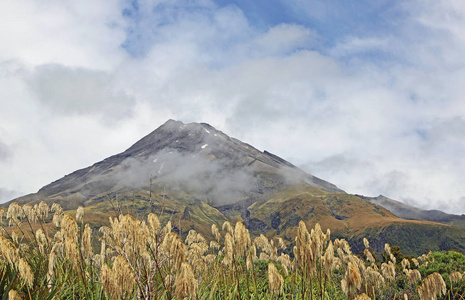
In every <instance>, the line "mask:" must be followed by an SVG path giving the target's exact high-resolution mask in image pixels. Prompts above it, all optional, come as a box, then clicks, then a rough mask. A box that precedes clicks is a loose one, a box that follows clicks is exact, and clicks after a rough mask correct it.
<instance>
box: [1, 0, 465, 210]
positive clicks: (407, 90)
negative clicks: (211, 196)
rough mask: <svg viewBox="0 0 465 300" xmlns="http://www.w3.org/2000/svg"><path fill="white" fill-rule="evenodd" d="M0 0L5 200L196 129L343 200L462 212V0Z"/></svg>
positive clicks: (464, 38) (464, 140)
mask: <svg viewBox="0 0 465 300" xmlns="http://www.w3.org/2000/svg"><path fill="white" fill-rule="evenodd" d="M267 3H268V2H264V1H258V2H257V4H256V5H251V4H250V3H249V1H235V2H234V3H233V4H231V3H225V1H209V0H196V1H182V0H176V1H149V0H144V1H123V0H121V1H113V2H111V3H110V2H108V1H90V0H85V1H48V2H47V3H46V4H43V3H39V2H36V1H32V0H15V1H12V0H11V1H9V0H8V1H4V2H2V4H0V8H3V9H0V25H1V27H2V28H3V29H2V31H1V32H0V39H1V40H2V44H3V45H5V46H4V47H2V48H1V49H0V104H1V107H2V109H1V110H0V190H1V191H15V192H14V193H13V194H11V193H9V192H8V193H5V192H1V193H0V197H1V199H0V200H2V201H6V200H10V199H11V198H10V197H11V195H19V194H27V193H31V192H35V191H37V190H38V189H39V188H40V187H42V186H44V185H45V184H48V183H49V182H51V181H53V180H56V179H58V178H60V177H62V176H64V175H65V174H68V173H70V172H72V171H74V170H76V169H79V168H83V167H86V166H88V165H91V164H93V163H95V162H96V161H99V160H101V159H103V158H106V157H108V156H110V155H112V154H115V153H118V152H121V151H123V150H124V149H126V148H128V147H129V146H130V145H131V144H133V143H134V142H136V141H137V140H138V139H140V138H141V137H142V136H144V135H145V134H147V133H149V132H150V131H152V130H154V129H155V128H156V127H158V126H159V125H161V124H163V123H164V122H165V121H166V120H167V119H168V118H173V119H178V120H182V121H184V122H191V121H196V122H207V123H209V124H211V125H213V126H214V127H216V128H218V129H220V130H222V131H224V132H225V133H227V134H228V135H230V136H234V137H236V138H239V139H241V140H243V141H245V142H248V143H250V144H252V145H254V146H256V147H257V148H258V149H261V150H265V149H266V150H269V151H270V152H272V153H276V154H277V155H279V156H281V157H283V158H285V159H287V160H289V161H291V162H292V163H294V164H295V165H298V166H301V167H302V168H304V169H305V170H306V171H308V172H310V173H312V174H314V175H315V176H318V177H320V178H323V179H325V180H327V181H330V182H332V183H334V184H336V185H338V186H339V187H340V188H341V189H344V190H346V191H347V192H350V193H358V194H365V195H369V196H376V195H378V194H383V195H385V196H388V197H391V198H394V199H397V200H401V201H404V202H407V203H410V204H414V205H418V206H420V207H421V208H436V209H442V210H445V211H447V212H454V213H465V206H464V204H463V201H462V200H463V197H464V196H465V184H464V182H463V179H462V171H463V170H464V169H465V159H464V158H463V155H462V154H463V153H464V150H465V149H464V147H465V146H464V145H465V136H464V133H463V132H464V131H463V128H464V127H463V125H464V122H465V104H464V103H465V102H463V99H462V95H463V94H464V92H465V90H464V89H465V87H464V86H463V84H461V83H462V82H463V80H464V79H465V69H464V66H465V64H464V62H465V58H464V57H463V51H464V50H465V31H464V29H463V28H465V26H464V25H465V24H463V23H464V22H465V21H464V20H465V9H464V8H463V6H462V5H461V3H460V2H458V1H453V0H448V1H441V2H437V1H417V0H409V1H377V2H376V3H372V2H371V1H362V2H360V3H357V4H354V5H352V6H350V5H347V4H345V3H346V2H345V1H336V2H335V3H332V4H328V3H326V2H324V1H310V2H305V1H299V0H293V1H280V0H274V1H272V3H273V4H274V5H271V6H273V7H280V8H281V9H280V10H279V11H276V10H275V9H273V7H270V5H269V4H268V5H266V4H267Z"/></svg>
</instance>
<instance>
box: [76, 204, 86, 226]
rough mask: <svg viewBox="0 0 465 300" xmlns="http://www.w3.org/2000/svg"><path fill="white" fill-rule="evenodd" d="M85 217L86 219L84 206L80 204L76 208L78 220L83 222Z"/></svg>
mask: <svg viewBox="0 0 465 300" xmlns="http://www.w3.org/2000/svg"><path fill="white" fill-rule="evenodd" d="M83 219H84V207H82V206H79V207H78V208H77V210H76V220H77V221H79V222H81V223H82V221H83Z"/></svg>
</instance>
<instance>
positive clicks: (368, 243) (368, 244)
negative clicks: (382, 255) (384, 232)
mask: <svg viewBox="0 0 465 300" xmlns="http://www.w3.org/2000/svg"><path fill="white" fill-rule="evenodd" d="M363 245H365V248H366V249H368V248H370V242H369V241H368V240H367V239H366V238H363Z"/></svg>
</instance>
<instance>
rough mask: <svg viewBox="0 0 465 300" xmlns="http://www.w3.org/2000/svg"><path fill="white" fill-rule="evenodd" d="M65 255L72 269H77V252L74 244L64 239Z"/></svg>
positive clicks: (71, 240)
mask: <svg viewBox="0 0 465 300" xmlns="http://www.w3.org/2000/svg"><path fill="white" fill-rule="evenodd" d="M65 254H66V258H67V259H68V260H69V261H70V262H71V264H72V265H73V267H74V268H78V260H79V251H78V248H77V245H76V242H75V241H74V240H73V239H69V238H66V239H65Z"/></svg>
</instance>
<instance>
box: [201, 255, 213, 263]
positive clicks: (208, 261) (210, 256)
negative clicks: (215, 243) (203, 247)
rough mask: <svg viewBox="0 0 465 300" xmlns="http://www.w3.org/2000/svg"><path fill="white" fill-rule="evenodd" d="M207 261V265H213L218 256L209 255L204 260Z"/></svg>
mask: <svg viewBox="0 0 465 300" xmlns="http://www.w3.org/2000/svg"><path fill="white" fill-rule="evenodd" d="M203 259H204V260H205V263H207V264H209V265H212V264H213V263H214V262H215V260H216V255H214V254H208V255H207V256H205V257H204V258H203Z"/></svg>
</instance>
